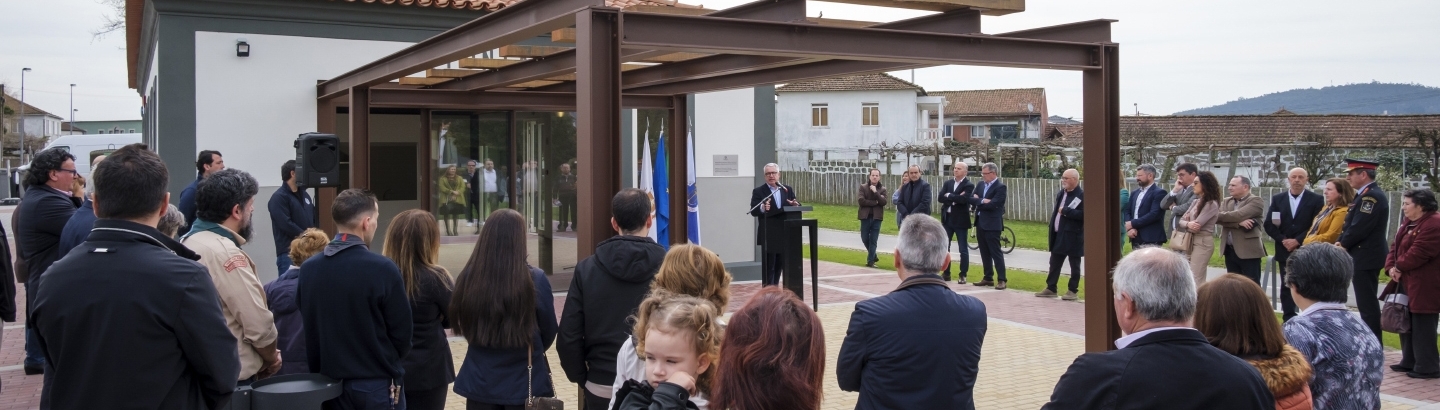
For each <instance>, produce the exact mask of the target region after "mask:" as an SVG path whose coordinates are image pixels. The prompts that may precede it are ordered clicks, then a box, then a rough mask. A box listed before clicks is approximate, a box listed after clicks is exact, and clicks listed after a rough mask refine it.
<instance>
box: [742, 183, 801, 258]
mask: <svg viewBox="0 0 1440 410" xmlns="http://www.w3.org/2000/svg"><path fill="white" fill-rule="evenodd" d="M763 169H764V172H765V184H763V185H760V186H757V187H755V190H754V191H751V192H750V215H754V216H755V218H756V219H755V222H756V229H755V244H756V245H761V246H764V245H765V231H764V229H763V227H764V224H766V223H769V221H766V219H769V218H774V217H778V216H780V214H781V213H782V212H783V211H781V208H784V207H787V206H800V201H797V200H795V188H792V187H790V186H789V185H785V184H782V183H780V165H778V164H775V163H769V164H765V168H763ZM776 251H777V252H778V251H779V250H778V249H776ZM763 257H764V258H768V259H769V261H770V271H769V272H761V277H760V284H761V285H762V286H770V285H778V284H780V272H781V269H782V268H781V265H784V262H785V261H784V258H783V255H781V254H779V253H772V252H770V250H769V249H765V253H764V256H763Z"/></svg>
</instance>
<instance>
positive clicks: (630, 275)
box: [595, 235, 665, 283]
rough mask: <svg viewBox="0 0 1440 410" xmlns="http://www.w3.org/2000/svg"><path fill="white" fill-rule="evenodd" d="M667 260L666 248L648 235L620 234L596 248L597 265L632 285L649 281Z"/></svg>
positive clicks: (612, 275) (608, 273)
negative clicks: (661, 263)
mask: <svg viewBox="0 0 1440 410" xmlns="http://www.w3.org/2000/svg"><path fill="white" fill-rule="evenodd" d="M664 260H665V248H664V247H661V246H660V244H657V243H655V240H654V239H650V238H649V237H645V236H629V235H617V236H614V237H611V238H610V239H606V240H605V241H604V242H600V245H597V246H595V264H596V265H597V266H599V267H600V270H601V271H603V272H605V274H607V275H610V276H611V277H614V278H615V279H618V280H622V281H625V282H629V283H640V282H649V281H650V280H652V279H654V278H655V271H656V269H659V268H660V262H661V261H664Z"/></svg>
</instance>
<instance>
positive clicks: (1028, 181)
mask: <svg viewBox="0 0 1440 410" xmlns="http://www.w3.org/2000/svg"><path fill="white" fill-rule="evenodd" d="M970 175H971V177H970V182H972V183H975V184H977V185H978V184H979V183H980V177H979V174H978V173H977V172H972V173H971V174H970ZM782 177H783V179H784V182H785V184H787V185H790V186H794V187H795V191H797V192H796V194H797V195H798V196H799V198H800V200H801V201H802V202H809V203H819V204H830V205H849V206H857V204H856V203H855V201H856V193H857V191H858V190H859V188H860V185H861V184H863V183H864V182H865V179H866V178H867V176H866V175H864V174H844V173H816V172H804V171H785V172H784V174H782ZM923 178H925V181H926V182H929V183H930V195H931V197H932V198H931V203H930V209H932V210H935V211H936V213H937V214H936V216H938V211H939V209H940V208H939V203H937V202H934V198H933V197H934V196H936V195H939V194H940V188H941V187H942V186H944V183H945V181H946V180H949V179H951V177H950V176H948V175H947V176H945V177H938V176H933V175H930V176H924V177H923ZM1002 182H1004V183H1005V185H1006V186H1007V187H1008V189H1009V190H1008V192H1007V195H1008V198H1006V204H1005V219H1007V220H1018V221H1036V222H1049V220H1050V211H1052V210H1053V209H1054V207H1055V194H1056V192H1058V191H1059V189H1060V180H1058V179H1037V178H1004V179H1003V180H1002ZM881 183H883V184H884V185H885V186H886V187H888V188H889V189H890V192H891V193H894V192H895V190H896V189H897V187H899V184H900V176H898V175H885V176H882V177H881ZM1081 185H1082V186H1083V185H1084V182H1083V181H1082V182H1081ZM1130 187H1131V188H1134V182H1133V180H1132V181H1131V183H1130ZM1162 187H1164V188H1165V189H1170V188H1172V187H1174V182H1173V181H1171V182H1170V183H1169V184H1166V185H1162ZM1323 188H1324V186H1323V185H1316V189H1315V192H1316V193H1322V194H1323V192H1322V191H1323ZM1221 189H1224V187H1223V186H1222V188H1221ZM1284 190H1285V188H1276V187H1256V188H1254V189H1253V190H1252V191H1251V192H1252V193H1253V194H1255V195H1259V196H1260V197H1261V198H1264V199H1265V206H1267V207H1268V206H1269V205H1270V197H1271V196H1273V195H1275V194H1277V193H1280V192H1281V191H1284ZM1227 192H1228V191H1227ZM1401 194H1402V192H1399V191H1396V192H1387V193H1386V195H1388V196H1389V200H1390V223H1389V226H1388V234H1387V235H1386V238H1394V237H1395V230H1396V229H1398V228H1399V223H1397V221H1398V220H1399V218H1400V199H1401ZM894 208H895V206H894V204H891V205H889V206H887V209H891V210H893V209H894ZM1265 218H1266V219H1269V216H1268V215H1267V216H1265ZM1267 222H1268V221H1267ZM1267 240H1268V237H1267Z"/></svg>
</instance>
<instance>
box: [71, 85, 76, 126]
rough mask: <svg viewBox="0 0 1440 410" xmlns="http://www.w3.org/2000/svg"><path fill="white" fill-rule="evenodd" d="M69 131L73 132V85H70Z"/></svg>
mask: <svg viewBox="0 0 1440 410" xmlns="http://www.w3.org/2000/svg"><path fill="white" fill-rule="evenodd" d="M70 131H71V132H74V131H75V84H70Z"/></svg>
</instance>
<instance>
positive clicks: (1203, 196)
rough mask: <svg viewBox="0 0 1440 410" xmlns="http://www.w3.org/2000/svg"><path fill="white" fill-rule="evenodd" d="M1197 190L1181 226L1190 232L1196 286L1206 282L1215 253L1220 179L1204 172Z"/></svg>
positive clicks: (1196, 187)
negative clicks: (1206, 275)
mask: <svg viewBox="0 0 1440 410" xmlns="http://www.w3.org/2000/svg"><path fill="white" fill-rule="evenodd" d="M1197 181H1199V183H1196V184H1192V185H1190V187H1191V189H1193V190H1195V204H1194V205H1192V206H1191V207H1190V211H1189V212H1186V213H1185V216H1184V217H1182V218H1181V219H1180V224H1181V225H1180V226H1182V227H1184V228H1186V229H1188V230H1189V231H1190V274H1192V275H1195V285H1196V286H1199V285H1200V284H1203V283H1205V269H1206V268H1207V267H1208V266H1209V265H1210V256H1211V255H1212V254H1214V253H1215V220H1216V218H1218V217H1219V216H1220V197H1221V195H1223V194H1221V192H1220V182H1219V181H1216V180H1215V174H1214V173H1212V172H1210V171H1200V174H1199V178H1198V179H1197Z"/></svg>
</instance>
